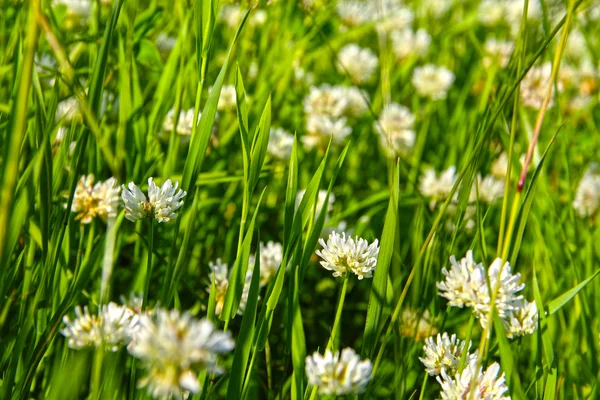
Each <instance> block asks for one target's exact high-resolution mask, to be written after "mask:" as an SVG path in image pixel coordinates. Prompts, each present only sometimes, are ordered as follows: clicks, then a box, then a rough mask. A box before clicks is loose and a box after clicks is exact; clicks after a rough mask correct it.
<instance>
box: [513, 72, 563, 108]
mask: <svg viewBox="0 0 600 400" xmlns="http://www.w3.org/2000/svg"><path fill="white" fill-rule="evenodd" d="M551 78H552V64H551V63H550V62H546V63H544V64H542V65H540V66H534V67H532V68H531V69H530V70H529V72H528V73H527V75H525V77H524V78H523V80H522V81H521V89H520V93H521V102H522V103H523V104H524V105H525V106H527V107H531V108H533V109H536V110H537V109H539V108H541V107H542V103H543V102H544V98H545V97H546V90H547V89H548V84H549V83H550V79H551ZM556 87H557V89H558V91H559V92H560V91H562V89H563V84H562V82H561V81H560V80H559V81H558V82H557V85H556ZM553 105H554V88H553V89H552V94H551V96H550V100H549V102H548V107H552V106H553Z"/></svg>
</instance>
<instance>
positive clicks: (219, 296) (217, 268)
mask: <svg viewBox="0 0 600 400" xmlns="http://www.w3.org/2000/svg"><path fill="white" fill-rule="evenodd" d="M208 266H209V267H210V269H211V271H212V277H213V279H214V281H215V302H216V305H215V314H216V315H217V316H221V314H222V313H223V306H224V305H225V296H226V295H227V288H228V287H229V279H230V278H231V271H230V270H229V267H228V266H227V264H225V263H224V262H222V261H221V259H220V258H217V259H216V260H215V262H212V261H211V262H209V263H208ZM261 267H262V265H261ZM251 281H252V269H251V268H248V272H247V273H246V279H245V281H244V287H243V290H242V297H241V298H240V304H239V306H238V310H237V314H238V315H242V314H243V313H244V311H245V310H246V304H247V303H248V295H249V293H250V282H251ZM210 289H211V283H210V282H209V283H208V287H207V288H206V291H207V292H208V293H210Z"/></svg>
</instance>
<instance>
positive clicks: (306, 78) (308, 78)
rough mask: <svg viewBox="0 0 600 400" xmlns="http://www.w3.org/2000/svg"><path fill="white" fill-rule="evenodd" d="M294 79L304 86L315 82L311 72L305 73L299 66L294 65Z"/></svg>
mask: <svg viewBox="0 0 600 400" xmlns="http://www.w3.org/2000/svg"><path fill="white" fill-rule="evenodd" d="M294 79H295V80H296V81H297V82H302V83H304V84H306V85H312V84H313V83H314V82H315V75H314V74H313V73H312V72H306V70H305V69H304V68H302V67H301V66H300V65H297V64H296V63H294Z"/></svg>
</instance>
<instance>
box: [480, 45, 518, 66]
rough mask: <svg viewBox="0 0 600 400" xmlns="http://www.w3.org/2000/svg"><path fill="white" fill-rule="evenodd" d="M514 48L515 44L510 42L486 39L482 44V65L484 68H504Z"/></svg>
mask: <svg viewBox="0 0 600 400" xmlns="http://www.w3.org/2000/svg"><path fill="white" fill-rule="evenodd" d="M514 48H515V44H514V42H511V41H508V40H497V39H494V38H489V39H487V40H486V41H485V44H484V58H483V65H484V66H485V67H486V68H490V67H491V66H498V67H500V68H504V67H506V65H507V64H508V61H509V60H510V56H511V55H512V53H513V50H514Z"/></svg>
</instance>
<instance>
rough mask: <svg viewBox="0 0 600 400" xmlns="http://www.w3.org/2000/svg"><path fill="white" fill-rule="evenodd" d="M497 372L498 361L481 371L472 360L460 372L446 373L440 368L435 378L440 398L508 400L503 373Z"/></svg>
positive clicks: (445, 399)
mask: <svg viewBox="0 0 600 400" xmlns="http://www.w3.org/2000/svg"><path fill="white" fill-rule="evenodd" d="M499 373H500V365H499V364H498V363H493V364H492V365H490V366H489V367H488V368H487V369H486V370H485V372H483V369H482V368H479V370H477V363H473V362H472V363H470V364H468V365H467V366H466V367H465V369H464V370H463V372H462V373H461V374H455V375H454V374H453V375H448V374H447V373H446V371H444V370H442V371H441V376H438V377H436V379H437V380H438V382H439V383H440V385H442V391H441V393H440V395H441V396H442V400H461V399H470V400H471V399H472V400H510V397H508V396H505V393H506V392H507V391H508V387H507V386H506V379H505V378H504V373H502V375H500V377H498V374H499ZM473 384H475V386H474V387H473V386H472V385H473Z"/></svg>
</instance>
